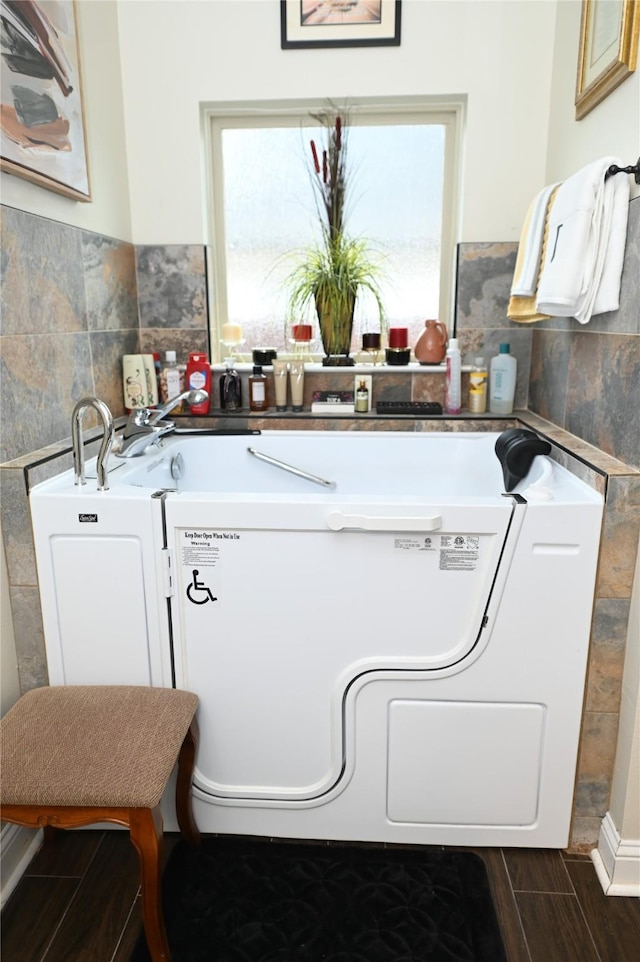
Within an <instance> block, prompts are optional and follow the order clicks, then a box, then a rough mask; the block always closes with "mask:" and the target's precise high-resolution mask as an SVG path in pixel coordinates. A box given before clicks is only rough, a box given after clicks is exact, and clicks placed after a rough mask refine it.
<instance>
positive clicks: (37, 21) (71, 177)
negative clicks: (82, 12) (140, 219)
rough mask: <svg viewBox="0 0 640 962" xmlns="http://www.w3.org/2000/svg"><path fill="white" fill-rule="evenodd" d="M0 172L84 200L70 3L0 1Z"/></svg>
mask: <svg viewBox="0 0 640 962" xmlns="http://www.w3.org/2000/svg"><path fill="white" fill-rule="evenodd" d="M0 17H1V24H0V29H1V38H0V39H1V42H2V58H1V63H0V71H1V76H0V79H1V88H0V89H1V94H0V97H1V103H0V168H1V169H2V170H4V171H7V172H8V173H10V174H16V175H17V176H18V177H24V178H25V179H26V180H29V181H31V182H32V183H34V184H38V185H39V186H41V187H46V188H48V189H49V190H54V191H56V192H57V193H59V194H64V195H65V196H66V197H72V198H74V199H75V200H81V201H90V200H91V190H90V187H89V171H88V163H87V149H86V140H85V123H84V110H83V102H82V81H81V76H80V58H79V53H78V36H77V24H76V7H75V3H74V2H73V0H43V2H36V0H21V2H20V3H11V2H9V0H0Z"/></svg>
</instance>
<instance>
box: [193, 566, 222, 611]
mask: <svg viewBox="0 0 640 962" xmlns="http://www.w3.org/2000/svg"><path fill="white" fill-rule="evenodd" d="M199 573H200V572H199V571H198V569H197V568H194V569H193V581H191V582H189V584H188V585H187V598H188V599H189V601H190V602H191V604H192V605H206V603H207V602H208V601H217V600H218V599H217V598H214V597H213V595H212V594H211V589H210V588H207V586H206V585H205V583H204V581H198V575H199Z"/></svg>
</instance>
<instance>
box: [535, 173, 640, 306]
mask: <svg viewBox="0 0 640 962" xmlns="http://www.w3.org/2000/svg"><path fill="white" fill-rule="evenodd" d="M620 163H621V162H620V160H619V159H618V158H617V157H602V158H601V159H600V160H596V161H594V162H593V163H591V164H588V165H587V166H586V167H583V168H582V170H579V171H578V172H577V173H575V174H573V175H572V176H571V177H569V179H568V180H566V181H565V182H564V183H563V184H561V186H560V187H559V188H558V193H557V194H556V198H555V202H554V204H553V208H552V210H551V213H550V217H549V240H548V244H547V250H546V253H545V259H544V264H543V266H542V272H541V275H540V281H539V284H538V298H537V301H536V310H538V311H540V312H541V313H544V314H551V315H557V316H559V317H575V318H576V320H578V321H579V322H580V323H581V324H586V323H587V322H588V321H589V319H590V318H591V316H592V315H593V314H594V313H598V314H600V313H603V312H605V311H613V310H616V308H617V307H618V306H619V298H620V278H621V275H622V262H623V258H624V248H625V240H626V233H627V218H628V214H629V180H628V178H627V177H626V176H625V175H624V174H615V175H613V176H612V177H609V178H607V180H605V173H606V171H607V169H608V168H609V167H610V166H611V164H618V165H620Z"/></svg>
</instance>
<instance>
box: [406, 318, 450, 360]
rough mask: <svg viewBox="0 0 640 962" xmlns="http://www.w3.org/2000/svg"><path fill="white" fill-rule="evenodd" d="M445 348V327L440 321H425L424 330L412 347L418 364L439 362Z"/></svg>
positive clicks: (442, 358)
mask: <svg viewBox="0 0 640 962" xmlns="http://www.w3.org/2000/svg"><path fill="white" fill-rule="evenodd" d="M446 350H447V329H446V327H445V326H444V324H441V323H440V321H425V322H424V331H423V332H422V334H421V335H420V337H419V338H418V341H417V343H416V346H415V348H414V354H415V356H416V361H419V362H420V364H440V362H441V361H442V360H444V356H445V353H446Z"/></svg>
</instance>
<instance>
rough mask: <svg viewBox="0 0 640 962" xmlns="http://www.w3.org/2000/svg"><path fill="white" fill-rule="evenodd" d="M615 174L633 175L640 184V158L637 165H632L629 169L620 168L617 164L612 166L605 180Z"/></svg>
mask: <svg viewBox="0 0 640 962" xmlns="http://www.w3.org/2000/svg"><path fill="white" fill-rule="evenodd" d="M614 174H633V175H634V177H635V182H636V184H640V157H638V161H637V163H635V164H633V165H630V166H629V167H618V165H617V164H611V167H609V168H608V170H607V172H606V174H605V175H604V179H605V180H606V179H607V178H608V177H612V176H613V175H614Z"/></svg>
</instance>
